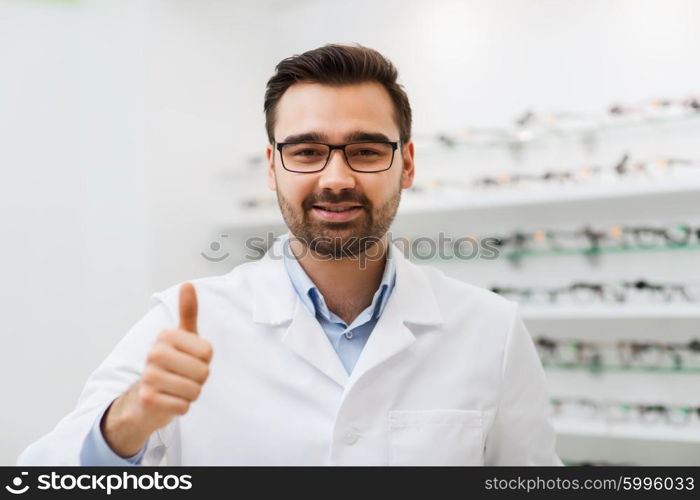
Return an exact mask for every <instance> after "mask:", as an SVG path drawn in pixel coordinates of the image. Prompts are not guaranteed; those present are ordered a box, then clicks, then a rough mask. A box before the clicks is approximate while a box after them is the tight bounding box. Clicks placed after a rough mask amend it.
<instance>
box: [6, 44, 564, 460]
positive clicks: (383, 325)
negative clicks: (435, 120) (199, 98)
mask: <svg viewBox="0 0 700 500" xmlns="http://www.w3.org/2000/svg"><path fill="white" fill-rule="evenodd" d="M276 70H277V72H276V74H275V75H274V76H273V77H272V78H271V79H270V80H269V82H268V85H267V92H266V95H265V113H266V127H267V133H268V137H269V145H268V147H267V160H268V168H267V174H268V176H267V178H268V184H269V187H270V188H271V189H273V190H275V191H276V193H277V197H278V201H279V205H280V208H281V210H282V214H283V216H284V220H285V222H286V224H287V226H288V228H289V233H288V234H286V235H284V236H283V237H282V238H281V239H278V240H277V241H276V242H275V243H274V245H273V246H272V248H271V249H269V250H268V252H267V254H266V255H265V256H264V258H263V259H261V260H259V261H256V262H249V263H245V264H242V265H240V266H237V267H236V268H234V269H233V270H232V271H231V272H230V273H228V274H225V275H223V276H217V277H210V278H204V279H200V280H195V281H193V283H185V284H182V285H181V286H174V287H171V288H169V289H167V290H165V291H163V292H160V293H156V294H155V295H154V296H153V299H152V303H151V308H150V310H149V312H148V313H147V314H146V316H145V317H144V318H142V319H141V320H140V321H139V322H138V323H136V325H135V326H134V327H133V328H132V329H131V330H130V331H129V332H128V334H127V335H126V336H125V337H124V338H123V339H122V341H121V342H120V343H119V344H118V345H117V347H116V348H115V349H114V351H113V352H112V353H111V354H110V355H109V356H108V357H107V359H106V360H105V361H104V362H103V363H102V364H101V365H100V366H99V367H98V368H97V370H96V371H95V372H94V373H93V374H92V375H91V376H90V378H89V380H88V381H87V384H86V386H85V389H84V390H83V393H82V394H81V397H80V401H79V402H78V405H77V408H76V409H75V410H74V411H73V412H72V413H70V414H69V415H68V416H66V417H65V418H64V419H63V420H61V422H59V423H58V425H57V426H56V428H55V429H54V430H53V431H52V432H50V433H49V434H48V435H46V436H44V437H43V438H42V439H40V440H39V441H37V442H36V443H34V444H32V445H30V446H29V448H27V449H26V450H25V451H24V452H23V454H22V455H21V456H20V458H19V463H20V464H41V463H44V464H66V465H68V464H78V463H80V464H83V465H126V464H144V465H158V464H167V465H254V464H258V465H259V464H271V465H273V464H290V465H300V464H338V465H348V464H352V465H360V464H373V465H409V464H426V465H428V464H431V465H432V464H444V465H450V464H451V465H482V464H487V465H489V464H501V465H517V464H523V465H560V464H561V462H560V460H559V458H558V457H557V455H556V453H555V450H554V443H555V437H554V432H553V429H552V427H551V425H550V424H549V422H548V421H547V418H546V411H547V394H546V389H545V378H544V372H543V370H542V367H541V365H540V363H539V360H538V357H537V354H536V351H535V349H534V345H533V343H532V341H531V339H530V337H529V335H528V333H527V331H526V329H525V327H524V325H523V323H522V320H521V319H520V317H519V315H518V312H517V308H516V306H515V304H514V303H511V302H509V301H506V300H505V299H502V298H500V297H498V296H496V295H495V294H492V293H491V292H488V291H486V290H483V289H480V288H477V287H474V286H471V285H468V284H466V283H463V282H461V281H458V280H455V279H451V278H448V277H446V276H445V275H443V274H442V273H441V272H439V271H438V270H436V269H434V268H431V267H419V266H416V265H415V264H413V263H411V262H410V261H409V260H407V259H406V258H405V257H404V256H403V255H401V252H400V251H398V249H397V248H396V247H393V245H392V244H391V243H390V242H389V241H388V237H387V231H388V229H389V227H390V225H391V222H392V220H393V218H394V216H395V214H396V211H397V208H398V205H399V200H400V196H401V190H402V189H405V188H408V187H410V186H411V184H412V182H413V177H414V145H413V142H412V141H411V108H410V105H409V101H408V98H407V96H406V94H405V92H404V90H403V89H402V87H401V86H400V85H398V84H397V82H396V79H397V72H396V69H395V68H394V66H393V65H392V64H391V63H390V62H389V61H388V60H386V59H385V58H384V57H383V56H382V55H381V54H379V53H378V52H376V51H374V50H371V49H368V48H365V47H361V46H343V45H327V46H324V47H321V48H319V49H316V50H312V51H309V52H306V53H304V54H302V55H299V56H294V57H291V58H288V59H285V60H283V61H282V62H281V63H280V64H278V66H277V67H276Z"/></svg>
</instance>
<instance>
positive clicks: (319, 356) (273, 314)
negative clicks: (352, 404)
mask: <svg viewBox="0 0 700 500" xmlns="http://www.w3.org/2000/svg"><path fill="white" fill-rule="evenodd" d="M287 237H288V234H287V235H284V236H283V237H282V238H279V239H277V240H275V241H274V243H273V245H272V247H271V248H270V250H268V252H267V253H266V254H265V256H264V257H263V258H262V260H261V261H260V262H259V263H258V264H257V265H259V266H260V269H259V272H258V273H257V274H256V277H257V279H256V280H255V281H254V282H253V290H254V297H253V302H254V309H253V321H255V322H257V323H265V324H269V325H277V326H282V327H283V328H284V326H283V325H285V324H286V323H290V324H289V326H288V327H287V328H286V330H285V331H284V334H283V335H282V343H283V344H284V345H286V346H287V347H289V348H290V349H291V350H292V351H294V352H295V353H296V354H297V355H298V356H299V357H301V358H303V359H304V360H305V361H307V362H308V363H309V364H311V365H312V366H314V367H315V368H316V369H318V370H319V371H321V372H322V373H324V374H325V375H326V376H328V377H330V378H331V379H332V380H334V381H335V382H336V383H337V384H339V385H340V386H343V387H344V386H345V384H346V383H347V380H348V374H347V371H346V370H345V367H344V366H343V364H342V362H341V361H340V358H339V357H338V354H337V353H336V352H335V350H334V349H333V346H332V345H331V343H330V341H329V340H328V337H327V336H326V333H325V332H324V331H323V327H322V326H321V324H320V323H319V322H318V320H317V319H316V318H315V317H314V316H313V314H312V313H311V312H310V311H309V310H308V309H307V308H306V306H305V305H304V303H303V302H302V301H301V300H300V299H299V297H298V296H297V293H296V291H295V290H294V287H293V285H292V283H291V281H290V279H289V275H288V273H287V269H286V267H285V266H284V261H283V260H282V251H283V250H284V247H283V245H284V242H285V241H286V240H287Z"/></svg>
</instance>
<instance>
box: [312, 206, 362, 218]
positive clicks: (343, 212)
mask: <svg viewBox="0 0 700 500" xmlns="http://www.w3.org/2000/svg"><path fill="white" fill-rule="evenodd" d="M311 211H312V212H313V213H314V214H315V215H316V216H317V217H319V218H320V219H321V220H325V221H327V222H345V221H349V220H351V219H353V218H355V217H357V215H358V214H360V213H361V212H362V206H360V205H357V204H352V203H338V204H332V205H331V204H328V205H314V206H313V207H312V210H311Z"/></svg>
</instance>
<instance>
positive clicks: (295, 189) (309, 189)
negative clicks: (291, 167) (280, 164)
mask: <svg viewBox="0 0 700 500" xmlns="http://www.w3.org/2000/svg"><path fill="white" fill-rule="evenodd" d="M312 177H313V176H311V175H308V176H303V177H302V176H296V175H294V174H290V175H288V174H284V173H283V174H280V173H279V172H278V174H277V189H278V190H279V191H280V193H281V194H282V196H284V197H285V198H286V199H287V200H288V201H289V202H290V203H293V204H294V205H301V203H302V202H303V201H304V199H305V198H307V197H308V196H309V195H310V194H312V193H313V192H314V187H315V185H316V183H315V181H314V179H313V178H312Z"/></svg>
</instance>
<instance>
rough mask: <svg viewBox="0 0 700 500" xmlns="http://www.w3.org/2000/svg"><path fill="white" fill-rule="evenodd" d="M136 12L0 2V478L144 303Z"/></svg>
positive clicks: (134, 5) (147, 289)
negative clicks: (0, 466) (0, 395)
mask: <svg viewBox="0 0 700 500" xmlns="http://www.w3.org/2000/svg"><path fill="white" fill-rule="evenodd" d="M146 7H147V5H146V4H145V3H144V2H141V1H134V0H129V1H123V0H121V1H119V2H114V1H112V0H104V1H103V0H91V1H89V2H68V1H64V2H26V1H7V0H4V1H1V2H0V60H1V61H2V66H1V67H0V137H1V139H0V143H1V144H2V146H1V147H0V172H1V174H0V175H1V176H2V181H1V182H0V200H1V201H0V204H1V206H2V210H0V221H1V223H0V226H1V227H2V247H1V248H0V255H1V256H2V258H1V259H0V275H1V276H2V281H3V286H2V287H0V290H1V292H0V293H1V294H2V295H1V296H0V303H1V304H2V308H1V310H2V316H3V322H4V325H5V326H4V328H3V329H2V332H1V333H0V335H1V336H2V345H3V348H2V349H1V350H0V377H1V378H2V381H3V382H2V392H3V400H2V408H3V411H2V412H0V429H2V430H0V464H3V465H8V464H13V463H14V461H15V458H16V457H17V455H18V454H19V452H20V451H21V450H22V449H23V448H24V447H25V446H27V445H28V444H29V442H31V441H33V440H35V439H37V438H38V437H39V436H40V435H42V434H44V433H46V432H48V431H49V430H50V429H51V428H52V427H53V426H54V425H55V424H56V422H58V420H59V419H60V418H61V417H62V416H63V415H65V414H66V413H68V411H70V410H71V409H72V408H73V407H74V406H75V403H76V401H77V397H78V395H79V393H80V390H81V388H82V386H83V384H84V381H85V379H86V378H87V376H88V375H89V374H90V372H91V371H92V370H94V369H95V368H96V367H97V365H98V364H99V362H100V361H101V360H102V359H103V358H104V357H105V356H106V355H107V353H108V352H109V351H110V350H111V349H112V347H113V346H114V344H115V343H116V342H117V341H118V339H119V338H120V337H121V336H122V335H123V334H124V333H125V332H126V330H127V329H128V327H129V326H130V325H131V324H132V323H133V322H134V321H135V319H137V318H138V317H139V316H140V315H141V314H143V311H144V310H145V306H146V301H147V299H148V295H149V294H150V293H151V291H152V286H151V268H150V266H149V263H148V260H147V259H148V255H149V254H148V246H149V241H148V238H147V236H148V230H147V228H146V222H147V218H146V213H145V207H146V203H145V197H144V195H145V181H144V178H145V176H144V162H143V138H144V134H143V128H144V124H143V66H144V60H143V47H144V33H145V30H144V23H145V14H146Z"/></svg>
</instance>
